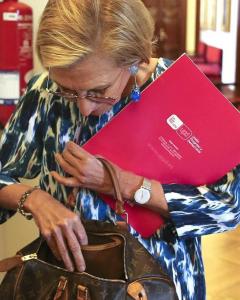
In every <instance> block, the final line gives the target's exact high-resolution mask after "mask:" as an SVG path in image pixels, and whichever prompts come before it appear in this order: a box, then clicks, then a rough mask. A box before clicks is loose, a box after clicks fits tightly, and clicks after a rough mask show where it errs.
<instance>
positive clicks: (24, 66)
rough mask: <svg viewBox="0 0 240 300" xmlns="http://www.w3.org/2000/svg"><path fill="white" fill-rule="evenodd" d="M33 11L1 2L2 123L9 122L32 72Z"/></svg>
mask: <svg viewBox="0 0 240 300" xmlns="http://www.w3.org/2000/svg"><path fill="white" fill-rule="evenodd" d="M32 24H33V17H32V8H31V7H30V6H28V5H26V4H24V3H19V2H18V0H0V123H2V124H3V125H4V124H5V123H6V121H7V120H8V118H9V116H10V115H11V113H12V111H13V110H14V108H15V104H16V103H17V101H18V99H19V97H20V96H21V95H22V94H23V92H24V90H25V88H26V84H27V82H28V80H29V79H30V77H31V73H32V69H33V48H32V41H33V37H32Z"/></svg>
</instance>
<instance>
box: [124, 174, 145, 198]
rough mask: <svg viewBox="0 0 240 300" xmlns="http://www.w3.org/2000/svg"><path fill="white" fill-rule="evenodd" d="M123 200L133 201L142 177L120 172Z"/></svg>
mask: <svg viewBox="0 0 240 300" xmlns="http://www.w3.org/2000/svg"><path fill="white" fill-rule="evenodd" d="M119 181H120V186H121V193H122V196H123V199H125V200H128V201H133V199H134V194H135V192H136V190H137V189H138V188H139V187H140V186H141V184H142V181H143V177H142V176H138V175H136V174H134V173H131V172H127V171H122V172H121V174H120V176H119Z"/></svg>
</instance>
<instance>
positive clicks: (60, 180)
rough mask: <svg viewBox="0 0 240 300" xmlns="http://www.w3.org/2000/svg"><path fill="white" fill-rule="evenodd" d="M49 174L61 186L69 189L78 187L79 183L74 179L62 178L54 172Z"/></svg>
mask: <svg viewBox="0 0 240 300" xmlns="http://www.w3.org/2000/svg"><path fill="white" fill-rule="evenodd" d="M50 174H51V175H52V177H54V178H55V180H56V181H57V182H58V183H60V184H63V185H65V186H69V187H79V181H78V180H77V179H76V178H75V177H64V176H62V175H60V174H58V173H57V172H56V171H52V172H50Z"/></svg>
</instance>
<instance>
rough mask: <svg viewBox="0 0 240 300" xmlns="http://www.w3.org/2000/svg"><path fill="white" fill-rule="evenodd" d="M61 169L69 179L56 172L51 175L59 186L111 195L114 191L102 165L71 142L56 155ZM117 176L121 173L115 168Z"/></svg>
mask: <svg viewBox="0 0 240 300" xmlns="http://www.w3.org/2000/svg"><path fill="white" fill-rule="evenodd" d="M55 157H56V159H57V162H58V163H59V165H60V166H61V168H62V169H63V170H64V171H65V172H66V173H67V174H69V175H70V176H71V177H63V176H61V175H60V174H58V173H57V172H55V171H53V172H51V175H52V176H53V177H54V178H55V179H56V180H57V181H58V182H59V183H61V184H63V185H65V186H69V187H84V188H88V189H92V190H94V191H97V192H100V193H103V194H108V195H113V193H114V190H113V186H112V181H111V178H110V176H109V175H108V172H107V171H106V170H105V168H104V166H103V165H102V163H101V162H100V161H99V160H98V159H97V158H96V157H95V156H94V155H91V154H90V153H88V152H87V151H85V150H84V149H83V148H81V147H80V146H78V145H77V144H75V143H73V142H68V143H67V145H66V147H65V149H64V151H63V153H62V154H59V153H58V154H56V156H55ZM115 169H116V172H117V176H118V175H119V174H118V173H119V172H120V171H121V170H120V168H118V167H117V166H115Z"/></svg>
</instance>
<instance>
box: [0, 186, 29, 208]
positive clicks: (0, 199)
mask: <svg viewBox="0 0 240 300" xmlns="http://www.w3.org/2000/svg"><path fill="white" fill-rule="evenodd" d="M29 189H31V186H29V185H26V184H11V185H8V186H5V187H3V188H2V189H1V190H0V206H1V207H4V208H6V209H11V210H17V208H18V202H19V200H20V198H21V197H22V195H23V194H24V193H25V192H26V191H28V190H29ZM26 211H27V208H26Z"/></svg>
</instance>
